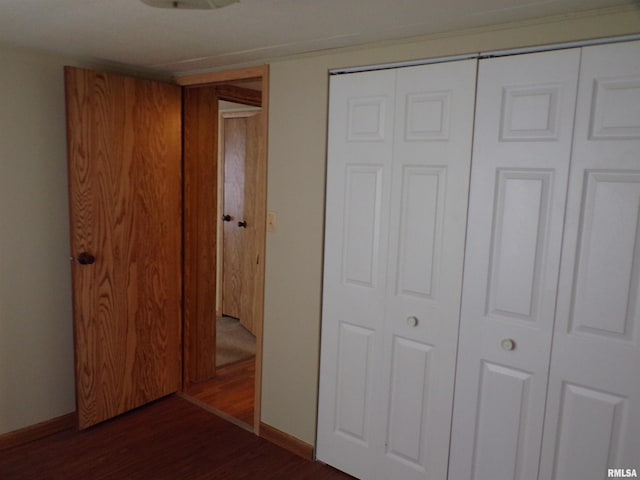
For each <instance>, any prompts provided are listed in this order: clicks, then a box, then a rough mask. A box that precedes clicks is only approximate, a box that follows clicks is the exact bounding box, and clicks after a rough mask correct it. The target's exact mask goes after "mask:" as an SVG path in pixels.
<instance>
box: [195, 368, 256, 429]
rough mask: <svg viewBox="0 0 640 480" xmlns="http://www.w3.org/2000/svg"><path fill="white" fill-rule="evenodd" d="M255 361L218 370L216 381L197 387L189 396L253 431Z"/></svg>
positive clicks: (203, 383) (200, 384)
mask: <svg viewBox="0 0 640 480" xmlns="http://www.w3.org/2000/svg"><path fill="white" fill-rule="evenodd" d="M255 370H256V362H255V359H253V358H251V359H249V360H244V361H242V362H237V363H233V364H231V365H227V366H224V367H222V368H218V371H217V372H216V378H214V379H212V380H209V381H207V382H202V383H198V384H197V385H193V386H192V387H191V388H190V389H189V390H188V391H187V394H188V395H190V396H192V397H194V398H196V399H197V400H200V401H201V402H204V403H206V404H207V405H210V406H211V407H213V408H215V409H216V410H218V411H221V412H224V413H225V414H227V415H229V416H231V417H234V418H236V419H238V420H240V421H241V422H243V423H245V424H247V425H248V426H250V428H251V429H253V408H254V404H255V398H254V396H255V395H254V394H255V391H254V388H255V387H254V385H255Z"/></svg>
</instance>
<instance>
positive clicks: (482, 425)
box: [472, 362, 531, 480]
mask: <svg viewBox="0 0 640 480" xmlns="http://www.w3.org/2000/svg"><path fill="white" fill-rule="evenodd" d="M530 383H531V374H530V373H528V372H524V371H521V370H516V369H513V368H509V367H505V366H504V365H498V364H495V363H490V362H482V365H481V367H480V382H479V391H478V405H477V411H478V413H477V415H476V418H477V420H478V424H477V425H476V428H475V437H476V438H475V447H474V452H473V462H472V478H474V479H477V480H495V479H499V478H514V479H516V478H523V477H522V473H523V472H522V469H523V462H522V455H523V454H524V444H525V433H526V432H525V429H526V422H527V417H528V416H529V415H530V409H531V398H530V389H531V385H530Z"/></svg>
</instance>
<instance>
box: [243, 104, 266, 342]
mask: <svg viewBox="0 0 640 480" xmlns="http://www.w3.org/2000/svg"><path fill="white" fill-rule="evenodd" d="M245 136H246V140H245V178H246V181H245V190H244V203H245V218H246V220H247V228H246V229H245V230H246V232H245V238H244V250H245V252H246V253H245V255H244V257H243V268H242V285H243V287H242V288H243V295H242V303H241V305H242V306H241V312H242V316H241V317H240V322H241V323H242V325H244V327H245V328H246V329H247V330H249V331H250V332H251V333H253V334H254V335H255V334H256V328H257V323H258V321H257V319H256V309H257V308H258V306H257V302H258V301H260V297H259V296H258V295H257V292H258V291H259V290H260V288H261V287H262V284H263V283H264V279H262V278H261V277H260V275H259V274H258V273H259V264H260V251H261V246H262V243H264V237H265V233H266V232H265V230H266V229H265V228H263V227H262V223H263V219H264V217H265V216H266V199H265V200H263V199H261V198H259V195H258V194H259V192H260V190H261V188H260V187H261V185H260V184H261V180H262V179H261V178H260V177H259V173H260V167H261V165H260V164H261V163H263V162H264V161H265V158H263V147H264V143H265V142H264V136H263V129H262V113H260V112H258V113H255V114H254V115H250V116H248V117H247V118H246V121H245ZM265 173H266V172H265Z"/></svg>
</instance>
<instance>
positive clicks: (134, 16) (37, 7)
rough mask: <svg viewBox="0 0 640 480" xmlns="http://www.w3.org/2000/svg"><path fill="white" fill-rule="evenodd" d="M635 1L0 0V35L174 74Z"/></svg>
mask: <svg viewBox="0 0 640 480" xmlns="http://www.w3.org/2000/svg"><path fill="white" fill-rule="evenodd" d="M633 3H636V2H635V0H240V2H239V3H234V4H232V5H230V6H228V7H225V8H222V9H219V10H168V9H158V8H153V7H150V6H148V5H145V4H143V3H142V2H140V1H139V0H0V43H5V44H12V45H17V46H24V47H33V48H37V49H42V50H48V51H53V52H58V53H63V54H66V55H72V56H77V57H79V58H82V59H88V60H100V61H108V62H114V63H120V64H125V65H130V66H135V67H138V68H145V69H153V70H156V71H159V72H163V73H175V74H180V73H185V72H195V71H199V70H207V69H215V68H219V67H222V66H227V65H238V64H245V63H250V62H256V61H262V60H267V59H273V58H276V57H280V56H284V55H290V54H297V53H303V52H311V51H315V50H323V49H329V48H336V47H345V46H355V45H360V44H363V43H368V42H379V41H388V40H395V39H401V38H406V37H412V36H416V35H425V34H430V33H437V32H443V31H447V30H455V29H461V28H469V27H477V26H483V25H491V24H497V23H503V22H508V21H515V20H524V19H531V18H536V17H542V16H547V15H556V14H563V13H568V12H577V11H582V10H590V9H595V8H600V7H609V6H615V5H622V4H633Z"/></svg>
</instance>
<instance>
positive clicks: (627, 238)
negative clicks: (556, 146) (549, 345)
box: [569, 170, 640, 341]
mask: <svg viewBox="0 0 640 480" xmlns="http://www.w3.org/2000/svg"><path fill="white" fill-rule="evenodd" d="M583 188H584V192H585V194H584V203H583V214H582V219H581V226H580V231H579V234H578V237H579V239H580V243H579V244H578V245H577V253H576V256H577V258H576V268H575V273H574V287H573V288H574V292H573V306H572V312H571V317H570V319H569V324H570V327H569V328H570V331H571V332H573V333H577V334H580V333H585V334H591V335H605V336H608V337H611V338H617V339H620V340H626V341H633V336H634V329H635V328H636V327H637V326H636V325H635V323H636V321H637V320H636V319H637V313H638V267H639V265H638V263H639V262H640V251H638V249H639V248H640V238H639V235H638V227H639V224H638V216H639V215H640V171H636V172H633V173H632V172H615V171H607V170H598V171H586V172H585V180H584V183H583ZM612 232H615V235H612Z"/></svg>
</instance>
